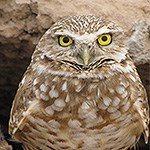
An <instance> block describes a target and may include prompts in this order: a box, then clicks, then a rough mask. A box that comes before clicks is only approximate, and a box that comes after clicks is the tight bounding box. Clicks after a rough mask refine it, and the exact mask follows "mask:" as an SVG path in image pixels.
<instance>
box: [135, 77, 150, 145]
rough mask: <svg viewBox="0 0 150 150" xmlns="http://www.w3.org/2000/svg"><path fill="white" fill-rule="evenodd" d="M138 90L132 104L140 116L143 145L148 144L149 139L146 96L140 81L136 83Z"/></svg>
mask: <svg viewBox="0 0 150 150" xmlns="http://www.w3.org/2000/svg"><path fill="white" fill-rule="evenodd" d="M135 86H137V88H138V92H139V93H138V95H136V97H137V99H136V101H135V103H134V108H135V109H136V110H137V111H138V113H139V114H140V116H141V122H142V124H143V127H144V132H143V134H144V139H145V143H148V137H149V127H148V125H149V106H148V98H147V94H146V90H145V88H144V87H143V84H142V83H141V81H140V79H139V82H137V83H136V85H135Z"/></svg>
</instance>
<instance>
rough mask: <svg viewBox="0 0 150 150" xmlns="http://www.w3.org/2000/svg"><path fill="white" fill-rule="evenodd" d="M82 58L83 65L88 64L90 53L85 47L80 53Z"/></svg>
mask: <svg viewBox="0 0 150 150" xmlns="http://www.w3.org/2000/svg"><path fill="white" fill-rule="evenodd" d="M82 59H83V62H84V64H85V65H88V63H89V59H90V55H89V52H88V50H87V49H85V50H84V52H83V54H82Z"/></svg>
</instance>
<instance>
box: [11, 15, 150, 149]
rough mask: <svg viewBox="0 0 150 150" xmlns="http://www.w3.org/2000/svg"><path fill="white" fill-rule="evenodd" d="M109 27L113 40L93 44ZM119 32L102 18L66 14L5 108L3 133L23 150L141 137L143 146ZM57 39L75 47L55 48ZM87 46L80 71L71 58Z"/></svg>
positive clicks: (135, 80)
mask: <svg viewBox="0 0 150 150" xmlns="http://www.w3.org/2000/svg"><path fill="white" fill-rule="evenodd" d="M109 30H110V32H111V34H113V35H114V38H113V39H114V42H112V43H111V44H110V45H109V46H106V47H99V46H98V45H97V42H96V41H95V40H96V38H97V36H98V35H99V34H103V33H105V32H109ZM120 32H121V28H119V27H118V26H116V25H115V24H114V23H112V22H110V21H107V19H103V18H99V17H94V16H77V17H76V16H73V17H69V18H65V19H63V20H61V21H59V22H57V23H56V24H54V25H53V26H52V27H51V28H50V29H49V30H48V31H47V32H46V33H45V34H44V36H43V37H42V39H41V40H40V42H39V44H38V46H37V48H36V50H35V52H34V54H33V56H32V60H31V63H30V65H29V67H28V69H27V71H26V72H25V74H24V76H23V79H22V81H21V83H20V85H19V89H18V91H17V94H16V96H15V99H14V102H13V106H12V110H11V118H10V123H9V131H10V134H12V136H13V137H14V138H15V139H16V140H18V141H20V142H22V143H23V147H24V149H25V150H63V149H65V150H77V149H78V150H91V149H93V150H116V149H117V150H126V149H128V148H132V147H134V146H135V144H136V143H137V142H138V140H139V138H140V136H141V134H142V133H143V134H144V137H145V141H146V142H147V141H148V136H149V131H148V123H149V114H148V100H147V95H146V91H145V89H144V87H143V85H142V83H141V80H140V78H139V76H138V73H137V71H136V68H135V66H134V64H133V62H132V60H131V59H130V58H129V56H128V54H127V51H126V48H125V47H123V42H122V41H123V37H122V36H123V35H122V34H121V33H120ZM58 34H60V35H64V34H65V35H67V36H71V37H72V36H73V37H72V38H73V39H74V40H75V43H74V45H73V46H69V47H66V48H64V47H60V46H59V45H58V44H57V42H58V40H57V35H58ZM85 35H86V36H85ZM120 35H122V36H120ZM90 36H91V37H90ZM86 37H87V39H86ZM89 37H90V38H89ZM94 41H95V42H94ZM89 45H91V46H90V47H89ZM86 46H87V47H88V48H89V53H90V55H91V56H92V57H91V60H90V65H89V66H86V68H85V67H84V66H83V64H82V62H81V59H79V58H78V55H80V54H81V51H82V49H84V48H85V47H86ZM100 60H104V61H100ZM105 60H108V61H105Z"/></svg>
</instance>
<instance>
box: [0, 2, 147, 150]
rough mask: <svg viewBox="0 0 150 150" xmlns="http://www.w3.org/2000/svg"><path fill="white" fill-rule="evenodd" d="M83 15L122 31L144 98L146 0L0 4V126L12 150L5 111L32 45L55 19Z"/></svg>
mask: <svg viewBox="0 0 150 150" xmlns="http://www.w3.org/2000/svg"><path fill="white" fill-rule="evenodd" d="M87 14H88V15H97V16H101V15H105V16H107V17H108V18H110V19H111V20H113V21H114V22H116V23H117V24H119V25H120V26H122V28H123V29H124V30H125V37H126V40H127V46H128V47H129V53H130V55H131V57H133V59H134V62H135V64H136V65H137V69H138V71H139V74H140V76H141V78H142V81H143V83H144V85H145V87H146V89H147V93H148V95H149V97H150V1H149V0H126V1H123V0H92V1H90V0H89V1H88V0H74V1H72V0H0V124H1V126H2V131H3V132H4V135H5V138H6V139H7V141H8V143H9V144H10V145H12V146H13V147H14V149H15V150H17V149H18V150H21V147H20V146H19V145H18V144H15V143H14V142H13V141H11V140H9V135H8V134H7V127H8V120H9V112H10V108H11V103H12V100H13V98H14V95H15V92H16V90H17V86H18V83H19V81H20V80H21V77H22V74H23V73H24V71H25V70H26V67H27V66H28V64H29V62H30V57H31V55H32V52H33V50H34V48H35V46H36V44H37V43H38V41H39V39H40V37H41V36H42V34H43V33H44V32H45V31H46V30H47V29H48V28H49V27H50V26H51V25H52V24H53V23H54V22H55V21H56V20H59V19H60V18H62V17H64V16H70V15H87ZM0 139H1V138H0ZM3 141H4V140H3ZM3 141H2V142H3ZM2 142H1V143H2ZM1 145H3V144H0V149H2V148H1ZM6 145H7V144H6ZM7 146H8V145H7ZM7 148H8V149H11V147H10V146H8V147H7ZM7 148H4V149H7ZM137 149H140V150H150V142H149V144H147V145H145V144H144V142H143V140H142V139H141V142H139V144H138V145H137Z"/></svg>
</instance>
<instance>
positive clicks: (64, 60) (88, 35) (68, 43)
mask: <svg viewBox="0 0 150 150" xmlns="http://www.w3.org/2000/svg"><path fill="white" fill-rule="evenodd" d="M35 54H36V55H37V56H38V57H40V58H41V59H47V60H49V61H51V62H52V61H53V62H59V63H60V64H64V65H65V66H69V67H70V68H73V69H74V70H76V71H84V70H86V71H87V70H90V71H91V70H94V69H95V68H100V67H102V66H106V65H110V64H113V63H121V62H122V61H124V60H125V59H126V57H127V50H126V49H125V46H124V36H123V30H122V29H121V28H120V27H118V26H117V25H116V24H115V23H113V22H111V21H109V20H107V19H105V18H100V17H95V16H72V17H68V18H65V19H62V20H60V21H58V22H56V23H55V24H54V25H53V26H52V27H51V28H50V29H49V30H48V31H47V32H46V33H45V34H44V35H43V37H42V38H41V40H40V42H39V44H38V46H37V49H36V51H35ZM33 57H34V55H33ZM38 61H39V60H38Z"/></svg>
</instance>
